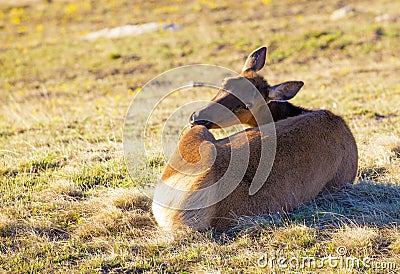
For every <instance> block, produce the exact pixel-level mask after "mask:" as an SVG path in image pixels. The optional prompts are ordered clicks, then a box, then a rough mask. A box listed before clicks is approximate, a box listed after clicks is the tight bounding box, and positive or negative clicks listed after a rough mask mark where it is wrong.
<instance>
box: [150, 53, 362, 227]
mask: <svg viewBox="0 0 400 274" xmlns="http://www.w3.org/2000/svg"><path fill="white" fill-rule="evenodd" d="M266 51H267V49H266V48H265V47H262V48H259V49H257V50H255V51H254V52H252V53H251V54H250V55H249V56H248V58H247V60H246V62H245V64H244V67H243V69H242V72H241V78H243V79H246V81H250V82H251V83H252V84H253V85H254V86H255V87H256V88H254V89H240V90H233V89H231V85H230V84H232V82H235V81H236V82H237V81H238V79H239V78H228V79H226V80H225V81H224V83H223V88H222V89H220V90H219V91H218V93H217V95H216V96H215V97H214V98H213V99H212V101H211V102H210V103H209V104H208V105H206V106H205V107H204V108H202V109H200V110H198V111H195V112H194V113H193V114H192V115H191V117H190V123H191V124H192V127H191V128H190V130H188V131H187V132H186V133H185V134H184V135H183V137H182V138H181V140H180V141H179V143H178V147H177V149H176V151H175V153H174V154H173V155H172V157H171V159H170V160H169V162H168V165H167V166H166V168H165V170H164V172H163V174H162V176H161V180H160V184H159V185H158V186H157V187H156V189H155V192H154V198H153V214H154V216H155V219H156V221H157V223H158V224H159V225H160V226H161V227H163V228H167V229H172V228H175V227H182V226H189V227H192V228H194V229H198V230H202V229H206V228H213V229H215V230H217V231H225V230H227V229H229V228H230V227H231V226H232V225H234V224H235V218H234V217H235V216H252V215H264V214H270V213H276V212H279V211H290V210H293V209H295V208H296V207H298V206H300V205H302V204H307V203H308V202H310V201H311V200H312V199H313V198H315V197H316V196H317V195H318V194H320V193H321V192H324V191H335V190H336V189H339V188H341V187H342V186H344V185H345V184H346V183H353V181H354V180H355V177H356V173H357V163H358V154H357V146H356V142H355V140H354V137H353V135H352V133H351V131H350V129H349V127H348V126H347V124H346V123H345V121H344V120H343V119H342V118H341V117H339V116H337V115H335V114H333V113H332V112H330V111H328V110H308V109H304V108H301V107H297V106H294V105H292V104H290V103H288V102H286V100H289V99H291V98H292V97H293V96H294V95H296V93H297V92H298V91H299V90H300V88H301V87H302V86H303V83H302V82H299V81H290V82H285V83H282V84H279V85H275V86H270V85H269V84H268V82H267V81H266V80H265V79H264V78H263V77H262V76H261V75H259V74H257V72H258V71H259V70H260V69H261V68H262V67H263V66H264V64H265V58H266ZM256 93H258V94H256ZM260 95H261V96H260ZM239 97H240V100H239V99H238V98H239ZM274 100H283V101H274ZM266 103H267V106H268V108H269V111H270V112H271V114H272V119H271V118H265V117H266V116H268V115H266V112H267V111H268V110H266V109H265V107H264V108H263V107H262V106H263V105H264V106H265V104H266ZM218 105H219V106H221V105H222V106H224V107H225V108H227V109H229V110H230V111H231V112H232V113H233V114H234V115H230V116H229V115H227V114H225V113H221V112H220V111H218V107H217V106H218ZM228 112H229V111H228ZM257 116H258V117H257ZM269 117H270V116H269ZM272 120H273V121H274V122H273V121H272ZM235 123H244V124H248V125H250V126H251V128H248V129H246V130H243V131H240V132H238V133H236V134H233V135H232V136H229V137H227V138H224V139H220V140H216V139H215V138H214V136H213V135H212V133H211V132H210V131H209V129H212V128H219V127H221V128H222V127H227V126H231V125H233V124H235ZM273 132H275V137H276V138H275V140H276V143H275V144H276V153H275V154H274V155H273V156H275V158H274V159H267V161H265V159H266V158H261V154H262V153H261V148H262V146H263V144H265V143H264V142H267V143H268V142H269V141H271V140H274V138H273V137H274V136H273V134H272V133H273ZM268 144H273V142H271V143H268ZM246 149H247V150H246ZM246 153H247V154H248V155H247V156H248V163H247V166H246V167H245V169H244V170H242V171H243V174H244V176H242V177H240V176H239V182H238V183H237V185H235V186H234V187H231V185H230V184H231V182H233V181H235V180H236V178H235V176H236V175H235V174H234V173H235V170H233V171H232V169H230V166H231V165H232V159H233V160H235V159H234V158H235V157H236V161H237V157H238V155H239V160H240V157H241V155H246ZM271 158H273V157H271ZM267 162H272V163H273V164H272V165H271V166H270V167H269V166H268V163H267ZM234 163H235V162H234ZM236 166H237V169H240V168H241V167H240V165H236ZM235 168H236V167H235ZM235 168H234V169H235ZM264 169H265V170H268V169H270V170H269V171H270V172H269V175H268V176H267V177H265V178H263V179H262V180H261V182H255V183H258V184H259V185H260V186H259V188H257V189H256V191H251V187H252V184H253V183H254V181H255V180H256V177H257V172H258V171H259V170H261V171H262V170H264ZM231 173H233V175H231ZM221 180H222V184H219V185H218V186H216V187H214V186H215V185H217V183H216V182H221ZM258 180H260V179H258ZM260 183H261V184H260ZM206 190H207V191H206ZM251 192H252V193H251ZM220 193H227V195H224V196H221V197H220V195H221V194H220Z"/></svg>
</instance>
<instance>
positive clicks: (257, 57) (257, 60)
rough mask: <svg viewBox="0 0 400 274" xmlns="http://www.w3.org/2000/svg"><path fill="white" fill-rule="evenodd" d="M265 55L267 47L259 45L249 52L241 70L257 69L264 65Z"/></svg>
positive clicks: (255, 70)
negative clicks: (259, 46)
mask: <svg viewBox="0 0 400 274" xmlns="http://www.w3.org/2000/svg"><path fill="white" fill-rule="evenodd" d="M266 57H267V47H261V48H258V49H256V50H255V51H253V52H252V53H250V55H249V56H248V57H247V60H246V62H245V63H244V66H243V68H242V72H245V71H247V70H253V71H254V72H257V71H259V70H260V69H262V68H263V67H264V64H265V58H266Z"/></svg>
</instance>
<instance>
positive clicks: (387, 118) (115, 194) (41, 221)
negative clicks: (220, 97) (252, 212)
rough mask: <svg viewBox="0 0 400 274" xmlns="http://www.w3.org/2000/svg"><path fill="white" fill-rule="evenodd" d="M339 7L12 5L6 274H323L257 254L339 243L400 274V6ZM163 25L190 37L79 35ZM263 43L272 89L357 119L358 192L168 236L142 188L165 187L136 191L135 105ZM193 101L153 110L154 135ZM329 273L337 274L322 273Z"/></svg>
mask: <svg viewBox="0 0 400 274" xmlns="http://www.w3.org/2000/svg"><path fill="white" fill-rule="evenodd" d="M342 5H343V3H342V2H341V1H329V2H327V1H305V0H304V1H289V0H288V1H274V0H272V1H249V2H246V1H242V2H238V3H231V2H228V1H211V0H205V1H185V3H183V2H182V1H174V2H171V1H163V0H157V1H147V2H146V3H141V2H137V3H135V2H132V1H127V0H121V1H112V0H100V1H90V0H82V1H79V2H77V1H72V0H71V1H61V0H54V1H41V0H26V1H8V0H7V1H6V0H0V39H1V41H2V43H1V44H0V95H1V96H0V102H1V108H0V158H1V160H0V179H1V184H0V203H1V207H0V272H14V273H28V272H30V273H43V272H51V273H53V272H71V273H82V272H87V273H95V272H101V273H108V272H113V273H125V272H127V273H129V272H133V273H143V272H153V273H156V272H161V271H164V272H171V273H175V272H178V273H190V272H211V273H216V272H223V273H225V272H228V273H236V272H240V271H242V272H244V273H247V272H259V273H261V272H265V271H271V272H272V271H276V272H279V271H284V272H289V271H298V272H307V271H312V272H313V271H316V270H315V268H314V269H312V268H304V269H302V268H300V267H298V268H294V269H291V268H290V267H289V268H288V267H287V268H280V267H279V266H278V265H276V264H275V265H274V266H273V268H270V266H266V267H265V268H263V267H261V266H262V264H260V258H263V257H265V256H267V257H271V256H278V255H280V256H285V257H286V258H290V257H293V256H294V257H296V258H298V259H301V258H302V257H305V256H315V257H317V258H323V257H326V256H329V255H332V256H335V255H336V254H337V249H338V247H345V248H346V250H347V253H346V256H349V257H351V256H353V257H359V258H363V257H365V256H367V257H369V258H371V261H372V262H388V263H389V262H394V263H396V264H397V266H398V267H399V266H400V229H399V224H400V215H399V214H400V213H399V212H400V210H399V209H400V186H399V182H400V169H399V166H400V127H399V125H400V116H399V113H400V104H399V102H400V83H399V81H398V72H399V68H400V59H399V56H398V45H399V42H400V27H399V20H400V14H399V13H398V10H400V6H399V4H398V3H397V2H396V1H388V0H381V1H375V2H373V3H372V2H371V1H365V0H357V1H351V2H349V5H351V7H352V8H353V10H354V11H353V12H351V13H349V14H348V15H347V16H346V17H344V18H342V19H340V20H338V21H332V20H330V14H331V13H332V12H333V11H334V10H336V9H338V8H341V7H342ZM384 14H387V15H388V18H386V19H376V18H377V17H378V16H381V17H382V15H384ZM382 18H383V17H382ZM150 22H163V23H171V22H173V23H179V24H181V25H182V26H183V28H182V30H179V31H174V32H170V31H157V32H148V33H144V34H141V35H140V36H128V37H122V38H119V39H105V38H101V39H99V40H95V41H87V40H84V39H82V37H83V35H85V34H87V33H89V32H91V31H96V30H99V29H102V28H106V27H116V26H122V25H125V24H141V23H150ZM261 45H267V46H268V48H269V55H268V64H267V68H266V69H264V70H263V71H262V73H263V74H264V75H265V76H266V77H267V78H268V80H269V82H270V83H272V84H276V83H279V82H283V81H287V80H292V79H293V80H294V79H297V80H303V81H304V82H305V86H304V88H303V90H302V91H301V92H300V93H299V94H298V95H297V97H296V98H295V99H294V100H293V102H294V103H296V104H298V105H301V106H304V107H308V108H326V109H330V110H332V111H333V112H335V113H337V114H340V115H342V116H343V117H344V118H345V119H346V121H347V122H348V124H349V126H350V127H351V129H352V131H353V133H354V135H355V137H356V140H357V144H358V147H359V156H360V160H359V172H358V177H357V181H356V182H355V184H354V185H353V186H349V187H347V188H345V189H343V190H340V191H339V192H337V193H332V194H329V195H324V196H319V197H317V198H316V199H315V200H314V201H313V202H312V203H310V204H309V205H304V206H302V207H300V208H299V209H297V210H295V211H293V212H288V213H285V214H275V215H271V216H259V217H257V218H246V217H242V218H238V220H237V221H238V222H237V226H236V227H235V228H234V229H232V230H231V231H229V232H228V233H226V234H215V233H212V232H211V231H207V232H201V233H200V232H194V231H190V230H188V231H177V232H174V233H168V232H164V231H161V230H159V229H158V228H157V226H156V224H155V220H154V218H153V216H152V214H151V210H150V203H151V201H149V199H148V198H146V197H145V196H144V195H143V194H141V193H140V192H138V190H137V189H136V187H135V186H136V185H138V184H141V183H149V182H150V183H154V182H155V178H154V176H153V175H152V174H151V173H150V174H147V171H148V170H147V169H146V168H145V169H143V170H141V169H139V168H138V169H137V170H134V173H135V174H136V175H137V176H136V178H135V180H132V179H131V178H130V176H129V173H128V170H127V167H126V166H125V165H124V160H123V152H122V151H123V150H122V127H123V121H124V115H125V113H126V110H127V108H128V106H129V102H130V101H131V100H132V98H133V95H134V94H135V93H136V92H137V91H138V90H139V89H140V87H142V86H143V85H144V84H145V83H146V82H147V81H149V80H150V79H152V78H153V77H154V76H156V75H158V74H159V73H161V72H164V71H166V70H168V69H171V68H174V67H176V66H180V65H187V64H193V63H209V64H215V65H221V66H224V67H228V68H230V69H233V70H236V71H239V70H240V68H241V66H242V64H243V61H244V58H245V57H246V56H247V54H248V53H249V52H251V51H252V50H253V49H255V48H256V47H258V46H261ZM212 93H213V91H212V92H208V93H207V92H205V93H204V94H202V95H203V96H204V97H207V98H209V97H210V96H211V95H212ZM197 95H199V94H197ZM197 95H196V94H195V96H197ZM180 100H181V98H179V97H176V98H174V99H172V100H169V101H168V100H167V101H166V102H165V104H164V105H163V106H164V109H163V110H161V111H160V112H159V113H156V114H155V117H156V118H155V121H154V124H152V126H153V127H152V130H153V132H154V133H157V132H160V127H161V126H162V123H161V122H160V121H162V119H163V118H165V117H168V113H169V112H168V111H172V110H173V109H174V107H176V105H177V104H179V102H180ZM172 126H173V127H176V128H177V129H180V125H179V124H174V122H172ZM157 153H158V154H157ZM144 164H145V167H147V168H149V167H150V168H153V169H156V170H157V172H161V170H162V167H163V166H164V165H165V160H164V159H162V158H160V157H159V151H158V152H157V151H155V155H154V157H151V158H150V159H149V160H148V161H147V162H145V163H144ZM375 266H376V265H375ZM318 271H323V272H328V273H329V272H332V273H336V272H337V271H338V270H337V269H334V268H332V267H330V266H329V265H328V264H325V265H324V266H323V267H322V268H321V269H318ZM340 271H341V272H342V273H357V272H364V271H365V272H367V271H369V272H370V273H375V272H376V273H382V272H385V273H386V272H387V269H382V267H381V269H369V270H368V269H366V268H365V267H363V266H358V267H357V266H356V267H353V268H349V269H344V268H343V269H340Z"/></svg>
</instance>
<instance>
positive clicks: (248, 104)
mask: <svg viewBox="0 0 400 274" xmlns="http://www.w3.org/2000/svg"><path fill="white" fill-rule="evenodd" d="M252 106H253V105H252V104H251V103H246V104H245V106H244V109H247V110H248V109H250V108H251V107H252Z"/></svg>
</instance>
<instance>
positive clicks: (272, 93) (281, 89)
mask: <svg viewBox="0 0 400 274" xmlns="http://www.w3.org/2000/svg"><path fill="white" fill-rule="evenodd" d="M303 85H304V83H303V82H302V81H289V82H285V83H282V84H278V85H276V86H273V87H270V88H269V94H268V97H269V99H271V100H285V101H286V100H290V99H292V98H293V97H294V96H295V95H296V94H297V92H299V90H300V89H301V88H302V87H303Z"/></svg>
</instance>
